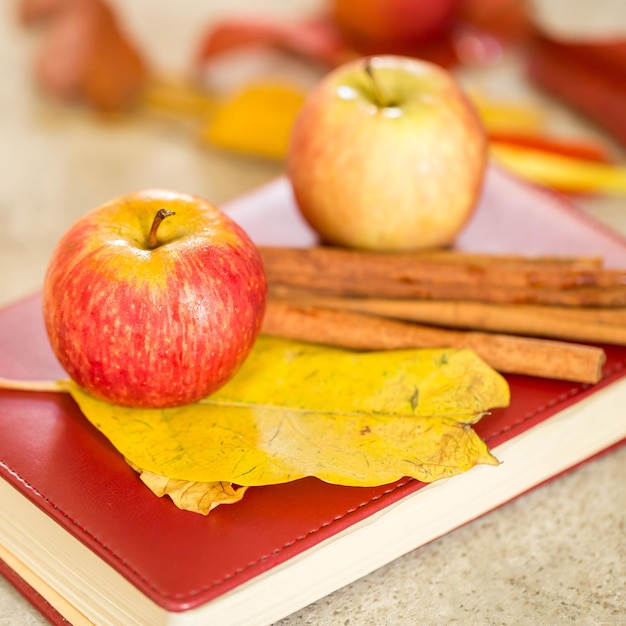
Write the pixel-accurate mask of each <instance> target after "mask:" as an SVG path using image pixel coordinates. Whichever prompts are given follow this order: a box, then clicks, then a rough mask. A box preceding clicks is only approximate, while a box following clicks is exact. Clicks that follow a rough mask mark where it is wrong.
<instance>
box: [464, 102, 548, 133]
mask: <svg viewBox="0 0 626 626" xmlns="http://www.w3.org/2000/svg"><path fill="white" fill-rule="evenodd" d="M470 97H471V100H472V103H473V104H474V106H475V107H476V110H477V111H478V113H479V115H480V117H481V119H482V121H483V124H484V125H485V128H486V129H487V130H488V131H489V132H494V131H515V132H520V131H532V132H537V131H540V130H541V129H542V128H543V127H544V122H545V116H544V114H543V112H542V111H541V109H539V108H538V107H537V106H533V105H528V104H521V103H518V102H508V101H501V100H492V99H490V98H486V97H484V96H482V95H480V94H477V93H472V94H470Z"/></svg>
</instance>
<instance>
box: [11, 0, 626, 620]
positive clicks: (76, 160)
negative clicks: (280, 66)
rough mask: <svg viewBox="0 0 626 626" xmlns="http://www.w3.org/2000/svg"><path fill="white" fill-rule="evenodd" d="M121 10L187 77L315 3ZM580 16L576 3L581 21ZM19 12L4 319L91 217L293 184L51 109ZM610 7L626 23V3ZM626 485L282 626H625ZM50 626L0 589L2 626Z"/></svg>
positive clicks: (563, 115)
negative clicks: (205, 40)
mask: <svg viewBox="0 0 626 626" xmlns="http://www.w3.org/2000/svg"><path fill="white" fill-rule="evenodd" d="M116 4H117V5H118V6H119V7H120V11H122V12H123V13H125V14H126V18H127V20H128V26H129V28H130V29H131V30H132V31H133V33H134V34H135V36H136V37H137V38H138V39H139V40H140V41H141V43H142V45H144V47H145V48H146V49H147V50H148V51H149V52H150V54H151V55H152V57H153V60H154V61H155V62H156V64H157V65H158V66H159V67H161V68H164V69H166V70H172V71H181V68H184V67H185V64H186V63H187V60H188V59H189V58H190V54H191V52H192V50H193V45H192V44H193V42H195V41H196V40H197V37H198V35H199V32H200V31H201V28H202V25H204V24H206V23H208V21H209V20H210V19H215V18H217V17H218V16H220V15H232V14H233V13H241V14H246V13H251V12H253V11H264V12H265V13H266V14H268V15H269V14H270V13H273V14H275V15H277V16H286V15H287V16H288V15H296V14H300V13H302V12H306V11H310V10H312V9H314V8H315V7H316V6H317V3H316V2H315V1H314V0H298V2H292V3H279V2H277V1H276V0H256V1H253V0H235V1H233V0H229V1H227V0H223V1H217V2H212V3H207V2H200V0H180V1H177V2H176V3H159V6H158V8H157V7H156V6H155V5H154V3H152V2H150V1H149V0H134V2H133V3H129V4H130V7H132V8H127V7H126V5H125V4H124V3H123V2H121V0H118V1H117V2H116ZM166 4H167V5H168V6H167V7H166V6H165V5H166ZM170 4H171V7H170ZM561 4H562V3H561ZM208 5H210V6H208ZM286 5H287V6H286ZM583 5H585V2H584V1H580V2H579V1H576V2H573V1H572V2H571V3H569V4H568V5H567V6H568V12H569V14H571V15H575V13H576V7H579V6H583ZM15 6H16V2H15V1H14V0H11V1H9V2H3V3H2V6H1V7H0V63H1V68H2V82H1V83H0V136H1V137H2V141H0V171H1V172H2V176H1V178H0V305H4V304H7V303H9V302H11V301H12V300H15V299H17V298H20V297H22V296H24V295H27V294H30V293H32V292H34V291H37V290H38V289H39V288H40V285H41V282H42V278H43V273H44V270H45V266H46V263H47V259H48V257H49V255H50V253H51V250H52V247H53V246H54V244H55V242H56V241H57V239H58V238H59V237H60V235H61V234H62V233H63V232H64V231H65V230H66V229H67V228H68V227H69V225H70V224H71V223H72V222H73V221H75V220H76V219H77V217H78V216H79V215H81V214H82V213H84V212H85V211H86V210H88V209H90V208H92V207H94V206H97V205H99V204H101V203H102V202H103V201H105V200H108V199H110V198H112V197H114V196H116V195H120V194H122V193H125V192H128V191H131V190H135V189H139V188H145V187H151V186H157V187H170V188H177V189H181V190H184V191H188V192H191V193H196V194H198V195H201V196H204V197H207V198H209V199H211V200H213V201H214V202H215V203H216V204H220V203H223V202H224V201H226V200H228V199H229V198H232V197H235V196H237V195H238V194H240V193H242V192H244V191H247V190H250V189H252V188H254V187H255V186H257V185H259V184H261V183H263V182H265V181H267V180H269V179H271V178H273V177H275V176H277V175H280V174H281V173H282V171H283V166H282V164H280V163H271V162H266V161H262V160H256V159H247V158H242V157H236V156H232V155H227V154H223V153H220V152H217V151H212V150H210V149H208V148H206V147H203V146H201V145H199V144H197V143H195V142H194V141H192V140H190V138H189V137H188V136H186V135H185V134H184V133H181V132H178V130H177V129H175V128H172V127H169V126H168V125H167V124H163V123H161V122H159V121H157V120H154V119H134V118H131V119H125V120H118V121H116V122H111V121H109V122H106V121H104V120H102V119H98V118H96V117H94V116H92V115H90V114H88V113H85V112H81V111H78V110H69V109H67V108H63V107H59V106H55V105H52V104H51V103H49V102H46V101H44V100H43V99H42V98H41V96H40V95H39V94H37V93H36V91H35V89H34V88H33V86H32V84H31V81H30V77H29V73H28V70H29V67H30V63H31V60H32V56H33V53H34V51H35V49H36V48H37V45H38V40H37V37H35V36H33V35H32V34H25V33H24V32H23V31H21V30H20V29H19V28H18V27H17V25H16V22H15V19H14V9H15ZM609 6H612V7H613V10H616V11H620V10H622V9H623V7H622V5H621V4H620V3H619V2H617V3H616V2H609ZM122 7H123V8H122ZM566 17H567V15H565V13H564V18H566ZM462 78H463V80H464V81H466V82H467V84H468V85H469V86H470V87H474V86H477V87H479V88H480V89H481V90H483V91H487V92H488V93H493V94H494V95H502V94H506V95H508V96H513V95H519V96H520V97H523V98H527V99H529V100H530V101H536V102H537V103H539V104H540V105H541V106H543V107H544V108H545V110H546V111H547V113H548V115H549V118H550V120H551V122H552V123H553V124H554V126H555V127H556V128H564V129H567V130H569V129H571V128H575V129H576V130H577V131H579V132H580V133H583V134H585V133H590V134H595V133H596V131H595V130H594V129H592V128H589V127H587V126H586V125H585V124H584V122H583V121H582V120H580V119H578V118H576V117H575V116H573V115H572V114H571V113H569V112H567V111H565V110H562V109H560V108H559V107H558V106H557V105H555V104H554V103H551V102H550V101H548V100H546V99H545V98H543V97H542V96H541V95H540V94H537V93H533V91H532V90H530V89H529V88H528V87H527V86H526V85H524V84H523V81H520V80H519V74H518V72H517V71H516V67H515V64H514V63H513V64H512V65H511V64H509V65H507V64H506V63H504V64H502V66H501V67H495V68H490V70H489V72H488V73H487V74H486V75H484V74H480V73H477V72H473V73H472V72H467V73H466V75H464V76H463V77H462ZM583 208H585V209H586V210H588V211H589V212H590V213H591V214H592V215H594V216H595V217H596V218H598V219H600V220H602V221H604V222H606V223H607V224H609V225H610V226H612V227H613V228H615V229H617V230H619V231H621V232H622V233H625V234H626V200H624V199H623V198H622V199H615V198H613V199H607V198H603V199H595V200H587V201H585V202H584V206H583ZM616 410H618V411H621V412H623V410H624V408H623V407H616ZM625 477H626V448H622V449H621V450H620V451H618V452H615V453H613V454H610V455H607V456H605V457H602V458H600V459H599V460H596V461H594V462H592V463H589V464H587V465H585V466H583V467H581V468H579V469H577V470H575V471H573V472H571V473H569V474H567V475H565V476H563V477H561V478H559V479H557V480H555V481H553V482H551V483H549V484H547V485H545V486H543V487H541V488H539V489H536V490H535V491H533V492H531V493H529V494H527V495H525V496H523V497H522V498H519V499H518V500H516V501H514V502H512V503H510V504H508V505H506V506H504V507H502V508H500V509H498V510H496V511H494V512H492V513H489V514H488V515H486V516H484V517H483V518H481V519H479V520H477V521H475V522H473V523H471V524H468V525H466V526H465V527H463V528H461V529H458V530H456V531H455V532H452V533H450V534H449V535H447V536H445V537H443V538H441V539H439V540H437V541H434V542H432V543H431V544H429V545H427V546H425V547H423V548H420V549H419V550H416V551H414V552H412V553H410V554H408V555H406V556H404V557H402V558H400V559H398V560H397V561H394V562H393V563H391V564H389V565H387V566H385V567H383V568H381V569H380V570H378V571H376V572H374V573H372V574H370V575H369V576H366V577H365V578H363V579H361V580H359V581H357V582H355V583H353V584H351V585H349V586H347V587H345V588H343V589H340V590H339V591H337V592H335V593H333V594H332V595H330V596H328V597H326V598H324V599H322V600H320V601H318V602H316V603H315V604H313V605H311V606H309V607H307V608H305V609H302V610H301V611H299V612H298V613H296V614H294V615H292V616H290V617H288V618H286V619H284V620H283V621H281V622H280V624H281V626H304V625H305V624H336V625H353V624H360V625H363V626H367V625H370V624H371V625H374V624H376V625H378V624H397V625H404V624H406V625H409V624H410V625H413V624H416V623H420V624H464V625H465V624H469V625H471V624H477V625H478V624H480V625H481V626H484V625H491V624H494V625H496V624H498V625H500V624H542V625H543V624H565V623H577V624H583V625H590V624H626V596H625V592H624V590H625V589H626V481H625V480H624V478H625ZM45 623H47V622H46V621H45V620H44V619H43V618H42V617H41V616H40V615H39V614H38V613H37V612H36V611H35V610H34V609H33V608H32V607H31V606H30V605H29V604H28V603H27V602H26V601H25V600H23V599H22V597H21V596H20V595H19V594H18V593H17V592H16V591H14V590H13V588H12V587H10V585H8V584H7V583H6V582H5V581H4V580H3V579H0V626H9V625H15V626H22V625H35V624H45Z"/></svg>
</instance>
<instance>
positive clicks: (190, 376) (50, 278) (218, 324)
mask: <svg viewBox="0 0 626 626" xmlns="http://www.w3.org/2000/svg"><path fill="white" fill-rule="evenodd" d="M266 290H267V286H266V279H265V273H264V269H263V265H262V262H261V258H260V256H259V254H258V251H257V249H256V247H255V246H254V244H253V243H252V242H251V241H250V239H249V238H248V236H247V235H246V234H245V232H244V231H243V230H242V229H241V228H240V227H239V226H238V225H237V224H235V223H234V222H233V221H232V220H231V219H230V218H229V217H227V216H226V215H225V214H224V213H222V212H221V211H219V210H218V209H217V208H216V207H214V206H213V205H211V204H210V203H209V202H207V201H206V200H203V199H201V198H197V197H194V196H190V195H186V194H182V193H177V192H171V191H162V190H147V191H141V192H138V193H133V194H129V195H126V196H122V197H120V198H117V199H115V200H112V201H111V202H108V203H107V204H104V205H103V206H101V207H99V208H97V209H94V210H93V211H91V212H89V213H87V214H86V215H85V216H83V217H82V218H81V219H79V220H78V221H77V222H76V223H75V224H74V225H73V226H72V227H71V228H70V229H69V230H68V231H67V233H66V234H65V235H64V236H63V237H62V239H61V240H60V242H59V243H58V245H57V247H56V249H55V251H54V252H53V254H52V257H51V259H50V263H49V266H48V269H47V273H46V277H45V281H44V290H43V312H44V319H45V323H46V329H47V332H48V336H49V338H50V343H51V345H52V348H53V350H54V352H55V354H56V355H57V357H58V359H59V361H60V362H61V365H63V367H64V368H65V370H66V371H67V373H68V374H69V376H70V377H71V378H72V379H73V380H75V381H76V382H77V383H78V384H79V385H80V386H81V387H83V388H84V389H85V390H87V391H88V392H90V393H92V394H93V395H94V396H97V397H99V398H102V399H104V400H107V401H109V402H112V403H114V404H119V405H124V406H132V407H143V408H157V407H170V406H177V405H181V404H187V403H190V402H195V401H197V400H200V399H201V398H203V397H205V396H207V395H209V394H210V393H211V392H213V391H215V390H216V389H218V388H219V387H220V386H222V385H223V384H224V383H225V382H226V381H228V380H229V379H230V378H231V377H232V375H233V374H234V373H235V371H236V370H237V369H238V367H239V366H240V365H241V363H242V362H243V361H244V359H245V358H246V356H247V355H248V353H249V351H250V349H251V347H252V345H253V343H254V341H255V339H256V337H257V335H258V333H259V329H260V326H261V321H262V317H263V313H264V310H265V298H266Z"/></svg>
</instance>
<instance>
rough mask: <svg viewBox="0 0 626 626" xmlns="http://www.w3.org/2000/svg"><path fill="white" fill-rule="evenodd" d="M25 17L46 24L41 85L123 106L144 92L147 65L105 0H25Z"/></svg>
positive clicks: (93, 102) (98, 104) (56, 93)
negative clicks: (142, 90)
mask: <svg viewBox="0 0 626 626" xmlns="http://www.w3.org/2000/svg"><path fill="white" fill-rule="evenodd" d="M19 11H20V19H21V21H22V23H23V24H24V25H25V26H27V27H33V26H36V25H40V26H43V27H44V28H45V31H46V32H45V39H44V42H43V44H42V47H41V50H40V51H39V54H38V57H37V59H36V65H35V77H36V80H37V82H38V84H39V85H40V86H41V88H42V89H43V90H44V91H45V92H46V93H48V94H50V95H52V96H53V97H55V98H58V99H61V100H67V101H71V100H77V101H83V102H85V103H87V104H88V105H90V106H92V107H93V108H95V109H97V110H100V111H106V112H113V111H121V110H124V109H126V108H128V107H129V106H131V105H132V104H133V103H134V101H135V99H136V97H137V96H138V95H139V93H140V91H141V89H142V87H143V85H144V83H145V80H146V77H147V75H148V70H147V66H146V63H145V62H144V60H143V58H142V56H141V54H140V53H139V51H138V49H137V47H136V46H135V45H134V43H133V42H132V41H131V40H130V39H129V38H128V36H127V35H126V33H124V32H123V30H122V27H121V24H120V22H119V20H118V19H117V17H116V15H115V14H114V13H113V11H112V10H111V8H110V7H109V6H108V5H107V4H106V3H105V2H103V1H102V0H22V2H21V3H20V5H19Z"/></svg>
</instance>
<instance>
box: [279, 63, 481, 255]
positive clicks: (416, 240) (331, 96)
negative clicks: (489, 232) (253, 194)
mask: <svg viewBox="0 0 626 626" xmlns="http://www.w3.org/2000/svg"><path fill="white" fill-rule="evenodd" d="M486 159H487V139H486V133H485V131H484V128H483V125H482V123H481V120H480V118H479V116H478V114H477V113H476V111H475V109H474V107H473V106H472V104H471V103H470V101H469V100H468V98H467V97H466V96H465V94H464V93H463V91H462V89H461V88H460V87H459V85H458V82H457V81H456V80H455V79H454V77H453V76H452V75H451V74H450V73H449V72H448V71H447V70H444V69H442V68H440V67H438V66H436V65H434V64H432V63H428V62H425V61H420V60H417V59H413V58H408V57H399V56H380V57H372V58H364V59H357V60H355V61H351V62H348V63H346V64H345V65H342V66H340V67H338V68H337V69H335V70H334V71H332V72H330V73H329V74H328V75H327V76H326V77H324V78H323V79H322V80H321V81H320V82H319V84H318V85H316V86H315V87H314V88H313V89H312V90H311V91H310V92H309V94H308V95H307V98H306V100H305V102H304V105H303V107H302V108H301V110H300V111H299V113H298V116H297V118H296V121H295V124H294V127H293V130H292V135H291V141H290V146H289V153H288V160H287V172H288V176H289V179H290V181H291V184H292V187H293V191H294V196H295V199H296V203H297V205H298V207H299V209H300V211H301V212H302V215H303V216H304V218H305V219H306V220H307V221H308V222H309V224H310V225H311V226H312V227H313V228H314V229H315V230H316V231H317V232H318V233H319V234H320V236H321V238H322V240H323V241H325V242H327V243H332V244H337V245H342V246H347V247H354V248H364V249H370V250H381V251H382V250H386V251H393V250H411V249H419V248H426V247H435V246H444V245H448V244H450V243H451V242H452V241H453V240H454V239H455V237H456V236H457V234H458V233H459V232H460V231H461V229H462V228H463V227H464V225H465V224H466V222H467V220H468V219H469V217H470V216H471V213H472V211H473V209H474V206H475V204H476V202H477V198H478V195H479V193H480V189H481V185H482V181H483V178H484V171H485V164H486Z"/></svg>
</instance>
